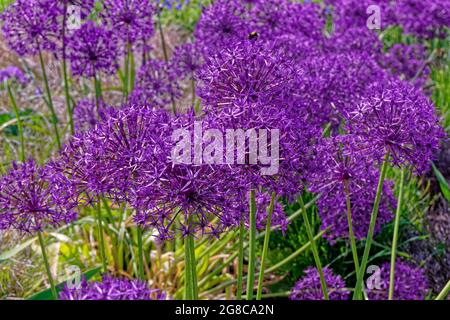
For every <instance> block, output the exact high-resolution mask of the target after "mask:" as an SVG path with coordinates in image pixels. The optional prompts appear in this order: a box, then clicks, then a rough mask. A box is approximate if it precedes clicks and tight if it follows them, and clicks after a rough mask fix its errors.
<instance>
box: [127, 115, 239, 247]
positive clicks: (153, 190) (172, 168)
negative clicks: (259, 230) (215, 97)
mask: <svg viewBox="0 0 450 320" xmlns="http://www.w3.org/2000/svg"><path fill="white" fill-rule="evenodd" d="M196 120H201V119H198V118H197V117H196V116H195V115H194V114H193V112H190V113H188V114H186V115H178V116H176V117H175V118H174V119H172V120H171V124H170V126H171V129H172V130H175V131H174V132H176V131H177V130H178V129H182V130H187V132H188V134H189V137H190V138H191V141H193V140H195V139H196V137H197V138H198V136H197V132H196V130H194V125H195V121H196ZM202 126H203V128H202V132H206V130H207V129H208V128H209V126H208V123H207V122H203V124H202ZM171 135H172V134H169V135H167V136H166V140H169V141H168V142H169V145H170V146H171V147H170V148H168V149H167V151H166V152H158V153H155V157H157V159H156V160H155V163H160V164H162V165H163V166H164V168H163V169H159V170H153V171H149V172H144V173H143V175H142V177H141V180H142V181H143V184H142V186H140V187H139V188H138V189H137V194H136V197H135V199H134V201H133V202H132V204H133V207H135V208H136V211H137V214H136V216H135V221H136V223H138V224H139V225H141V226H143V227H146V228H150V227H151V228H155V229H156V230H157V231H158V237H159V239H160V240H165V239H168V238H171V237H172V236H173V234H174V231H173V228H172V226H173V222H174V219H175V218H176V217H177V216H181V217H182V219H181V227H180V231H181V234H182V236H187V235H190V234H195V233H198V232H201V233H202V234H207V235H212V236H218V235H219V234H220V233H221V232H223V231H224V230H225V229H226V228H227V227H229V226H231V225H236V221H235V217H236V214H235V210H236V209H235V208H236V201H238V197H237V196H238V190H239V188H235V186H236V185H237V184H236V181H235V179H236V178H234V177H233V176H231V175H230V171H229V168H228V166H226V165H213V164H208V163H196V162H194V163H192V159H191V158H190V155H194V153H195V149H194V147H195V145H194V144H189V143H188V144H187V145H186V147H187V148H188V150H187V151H186V150H183V152H184V151H186V152H187V153H188V154H189V159H186V160H187V161H180V159H178V156H179V155H178V153H177V152H175V151H174V150H175V149H174V148H175V147H176V146H175V144H176V143H177V141H172V140H170V139H171ZM202 141H203V143H202V145H203V148H205V147H206V144H207V143H208V141H206V140H205V139H203V140H202ZM202 150H205V149H202ZM180 151H181V150H180ZM225 176H226V177H227V179H223V177H225ZM237 186H238V185H237ZM214 218H218V221H217V222H216V223H213V221H212V220H213V219H214Z"/></svg>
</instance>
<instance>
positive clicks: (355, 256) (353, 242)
mask: <svg viewBox="0 0 450 320" xmlns="http://www.w3.org/2000/svg"><path fill="white" fill-rule="evenodd" d="M345 199H346V202H347V223H348V236H349V238H350V246H351V248H352V255H353V261H354V263H355V271H356V272H358V270H359V259H358V251H357V249H356V240H355V234H354V233H353V223H352V204H351V202H350V191H349V188H348V181H347V180H346V181H345Z"/></svg>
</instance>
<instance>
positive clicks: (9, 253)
mask: <svg viewBox="0 0 450 320" xmlns="http://www.w3.org/2000/svg"><path fill="white" fill-rule="evenodd" d="M36 239H37V238H36V237H34V238H31V239H29V240H27V241H25V242H23V243H21V244H18V245H17V246H15V247H14V248H12V249H10V250H8V251H5V252H2V254H0V262H2V261H5V260H8V259H9V258H12V257H14V256H15V255H16V254H18V253H19V252H21V251H22V250H24V249H25V248H27V247H28V246H30V245H31V244H32V243H33V242H34V241H35V240H36Z"/></svg>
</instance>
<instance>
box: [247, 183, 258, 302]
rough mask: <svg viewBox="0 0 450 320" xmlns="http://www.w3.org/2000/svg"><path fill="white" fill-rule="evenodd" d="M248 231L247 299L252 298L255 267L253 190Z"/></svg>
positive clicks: (252, 191) (251, 192) (253, 192)
mask: <svg viewBox="0 0 450 320" xmlns="http://www.w3.org/2000/svg"><path fill="white" fill-rule="evenodd" d="M249 202H250V220H249V224H250V231H249V252H248V271H247V273H248V275H247V300H253V286H254V284H255V269H256V200H255V190H253V189H252V190H250V201H249Z"/></svg>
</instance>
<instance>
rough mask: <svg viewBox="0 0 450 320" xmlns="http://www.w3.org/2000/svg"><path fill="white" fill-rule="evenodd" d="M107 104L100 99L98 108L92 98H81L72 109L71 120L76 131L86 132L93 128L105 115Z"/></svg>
mask: <svg viewBox="0 0 450 320" xmlns="http://www.w3.org/2000/svg"><path fill="white" fill-rule="evenodd" d="M108 108H109V107H108V106H107V105H105V103H104V102H102V101H100V103H99V108H98V109H99V110H97V105H96V102H95V101H94V100H89V99H82V100H80V101H78V103H77V104H76V105H75V107H74V109H73V122H74V126H75V131H76V132H77V133H82V132H86V131H89V130H92V129H94V128H95V126H96V124H97V123H98V122H99V120H101V119H103V118H104V117H105V114H106V113H107V110H108Z"/></svg>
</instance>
